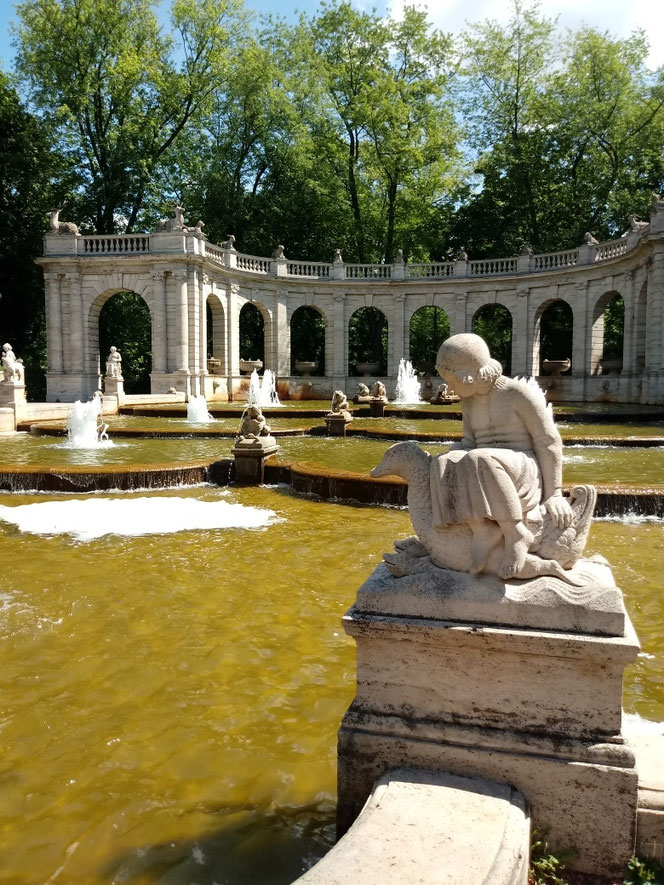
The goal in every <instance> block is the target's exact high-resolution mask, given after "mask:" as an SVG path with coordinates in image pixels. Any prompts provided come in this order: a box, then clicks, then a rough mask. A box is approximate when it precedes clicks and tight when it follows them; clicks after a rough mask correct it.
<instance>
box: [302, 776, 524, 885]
mask: <svg viewBox="0 0 664 885" xmlns="http://www.w3.org/2000/svg"><path fill="white" fill-rule="evenodd" d="M529 844H530V815H529V811H528V809H527V807H526V802H525V799H524V798H523V796H522V795H521V793H519V792H517V791H516V790H515V789H513V788H512V787H510V786H509V785H508V784H499V783H496V782H495V781H490V780H484V779H481V778H472V777H460V776H458V775H454V774H450V773H448V772H429V771H421V770H416V769H415V770H412V769H397V770H393V771H389V772H387V773H386V774H384V775H383V776H382V777H381V778H380V779H379V780H378V781H376V783H375V785H374V788H373V791H372V793H371V795H370V797H369V799H368V800H367V803H366V805H365V806H364V808H363V810H362V812H361V814H360V815H359V817H358V818H357V820H356V821H355V823H354V824H353V826H352V827H351V829H350V830H348V832H347V833H346V835H345V836H344V837H343V838H342V839H341V840H340V841H339V842H338V843H337V844H336V845H335V846H334V848H332V849H331V851H330V852H329V853H328V854H327V855H326V856H325V857H324V858H323V859H322V860H321V861H319V863H317V864H316V866H314V867H312V868H311V869H310V870H309V871H308V872H307V873H305V874H304V876H302V877H301V878H299V879H298V880H297V882H298V883H303V885H348V883H350V882H357V883H360V882H361V883H362V885H402V883H404V882H423V883H427V885H434V883H435V885H458V883H459V882H464V885H508V883H509V885H526V883H527V881H528V857H529Z"/></svg>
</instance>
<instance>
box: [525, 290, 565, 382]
mask: <svg viewBox="0 0 664 885" xmlns="http://www.w3.org/2000/svg"><path fill="white" fill-rule="evenodd" d="M535 323H536V329H535V340H536V341H538V342H539V347H538V348H537V347H536V348H535V350H534V353H535V355H536V367H537V374H539V375H541V374H542V363H543V362H544V360H566V359H569V360H570V364H571V362H572V346H573V338H574V315H573V313H572V308H571V307H570V305H569V304H568V303H567V302H566V301H563V300H562V299H561V298H558V299H556V300H555V301H550V302H548V304H546V305H542V307H541V308H540V310H539V312H538V315H537V317H536V320H535ZM570 368H571V365H570Z"/></svg>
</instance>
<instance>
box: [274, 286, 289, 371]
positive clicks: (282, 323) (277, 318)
mask: <svg viewBox="0 0 664 885" xmlns="http://www.w3.org/2000/svg"><path fill="white" fill-rule="evenodd" d="M281 292H282V290H281V287H280V288H278V289H277V291H276V293H275V299H274V311H273V313H272V328H273V334H272V339H273V341H274V347H273V351H272V352H273V358H274V372H275V373H276V375H277V378H284V379H285V378H288V377H289V375H290V363H291V360H290V347H291V344H290V329H289V327H288V306H287V304H286V301H285V300H282V298H281ZM284 294H285V295H286V297H287V293H284Z"/></svg>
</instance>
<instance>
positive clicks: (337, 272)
mask: <svg viewBox="0 0 664 885" xmlns="http://www.w3.org/2000/svg"><path fill="white" fill-rule="evenodd" d="M330 279H331V280H343V279H345V271H344V260H343V258H342V257H341V252H340V251H339V250H338V249H337V251H336V252H335V253H334V261H333V262H332V267H331V268H330Z"/></svg>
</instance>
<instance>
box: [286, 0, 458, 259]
mask: <svg viewBox="0 0 664 885" xmlns="http://www.w3.org/2000/svg"><path fill="white" fill-rule="evenodd" d="M292 45H293V53H294V57H295V65H296V72H297V74H298V84H299V86H298V87H297V93H296V100H297V102H298V105H299V106H300V107H301V111H302V114H303V117H304V119H305V121H306V124H307V127H308V129H309V132H310V134H311V140H312V144H313V148H314V151H315V156H316V158H317V162H318V164H319V165H320V166H324V167H325V168H326V170H327V172H328V175H330V176H333V177H336V179H337V180H338V181H339V182H340V183H341V185H342V188H343V194H344V195H345V202H346V204H347V208H348V210H349V213H350V218H351V224H352V240H351V242H350V243H349V250H348V257H349V258H351V259H355V260H359V261H360V262H365V261H370V260H373V261H380V260H384V261H388V262H390V261H392V260H393V258H394V252H395V245H396V244H395V238H396V237H397V236H399V237H402V236H404V235H406V236H407V235H408V233H409V232H410V231H411V230H413V229H417V228H420V227H422V224H421V221H422V219H423V218H426V217H430V214H431V212H432V211H433V208H434V207H435V205H436V202H437V201H438V199H440V198H441V197H442V196H444V195H446V194H448V193H450V191H451V190H452V189H453V185H454V184H456V178H457V174H458V170H457V167H458V141H459V137H458V128H457V125H456V123H455V119H454V114H453V110H452V102H451V91H450V88H449V83H450V69H451V61H450V58H451V41H450V39H449V38H448V37H444V36H442V35H440V34H439V33H438V32H436V31H432V30H431V29H430V27H429V24H428V22H427V19H426V16H425V14H424V13H422V12H418V11H416V10H415V9H413V8H407V9H406V11H405V14H404V19H403V21H402V22H394V21H392V20H390V19H380V18H379V17H378V16H377V15H376V14H375V12H374V13H366V12H359V11H358V10H356V9H354V8H353V7H352V6H351V4H350V3H349V2H337V3H335V4H323V5H322V11H321V13H320V15H318V16H317V17H316V18H314V19H312V20H311V21H308V20H306V19H304V18H303V19H302V20H301V22H300V25H299V26H298V28H296V30H295V33H294V36H293V39H292Z"/></svg>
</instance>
